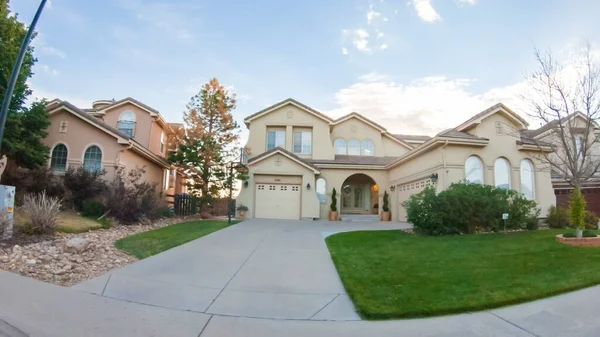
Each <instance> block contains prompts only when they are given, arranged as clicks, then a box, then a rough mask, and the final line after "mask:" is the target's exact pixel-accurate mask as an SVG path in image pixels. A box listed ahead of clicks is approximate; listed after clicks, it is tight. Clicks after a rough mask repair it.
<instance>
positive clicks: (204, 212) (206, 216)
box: [200, 211, 212, 220]
mask: <svg viewBox="0 0 600 337" xmlns="http://www.w3.org/2000/svg"><path fill="white" fill-rule="evenodd" d="M200 218H202V219H204V220H206V219H210V218H212V215H210V213H208V212H206V211H202V212H200Z"/></svg>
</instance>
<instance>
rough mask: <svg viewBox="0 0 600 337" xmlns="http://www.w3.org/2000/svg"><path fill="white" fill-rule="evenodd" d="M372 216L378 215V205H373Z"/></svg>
mask: <svg viewBox="0 0 600 337" xmlns="http://www.w3.org/2000/svg"><path fill="white" fill-rule="evenodd" d="M373 214H379V204H375V205H373Z"/></svg>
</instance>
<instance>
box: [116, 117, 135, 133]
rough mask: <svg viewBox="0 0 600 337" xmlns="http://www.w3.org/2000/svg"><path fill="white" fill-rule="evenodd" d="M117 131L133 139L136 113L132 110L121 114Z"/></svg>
mask: <svg viewBox="0 0 600 337" xmlns="http://www.w3.org/2000/svg"><path fill="white" fill-rule="evenodd" d="M117 129H119V131H121V132H123V133H124V134H126V135H128V136H129V137H133V135H134V134H135V113H133V111H131V110H125V111H123V112H121V115H120V116H119V121H118V122H117Z"/></svg>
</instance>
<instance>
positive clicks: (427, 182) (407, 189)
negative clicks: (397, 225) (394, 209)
mask: <svg viewBox="0 0 600 337" xmlns="http://www.w3.org/2000/svg"><path fill="white" fill-rule="evenodd" d="M431 185H433V183H432V182H431V178H427V179H423V180H418V181H414V182H411V183H406V184H403V185H398V186H397V187H396V191H398V192H397V193H398V221H406V209H404V206H402V203H403V202H404V201H406V200H408V198H410V196H411V195H413V194H415V193H419V192H421V191H423V190H424V189H425V187H427V186H431Z"/></svg>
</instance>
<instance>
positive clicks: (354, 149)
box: [348, 138, 360, 156]
mask: <svg viewBox="0 0 600 337" xmlns="http://www.w3.org/2000/svg"><path fill="white" fill-rule="evenodd" d="M348 154H349V155H351V156H360V141H359V140H358V139H354V138H352V139H350V140H349V141H348Z"/></svg>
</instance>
